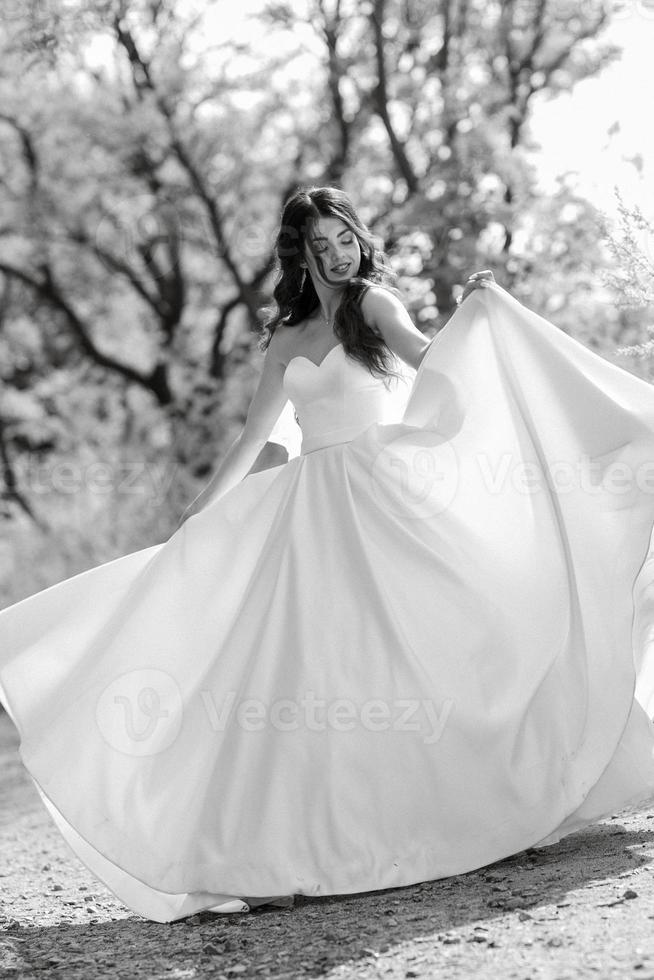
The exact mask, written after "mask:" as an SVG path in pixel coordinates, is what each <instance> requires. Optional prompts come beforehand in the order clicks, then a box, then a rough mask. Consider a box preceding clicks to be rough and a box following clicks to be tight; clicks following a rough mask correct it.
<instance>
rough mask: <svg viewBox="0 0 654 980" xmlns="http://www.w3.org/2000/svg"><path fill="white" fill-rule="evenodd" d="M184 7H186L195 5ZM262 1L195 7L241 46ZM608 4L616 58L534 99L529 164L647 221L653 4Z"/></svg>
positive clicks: (653, 157) (213, 29)
mask: <svg viewBox="0 0 654 980" xmlns="http://www.w3.org/2000/svg"><path fill="white" fill-rule="evenodd" d="M184 2H187V3H188V4H189V7H194V6H197V3H198V0H180V3H184ZM264 2H265V0H239V2H238V3H233V2H230V0H223V2H222V3H217V4H216V5H215V7H211V6H210V7H206V6H205V5H204V4H203V3H202V4H201V9H203V11H204V14H205V23H206V24H207V26H208V28H209V30H210V33H211V34H212V35H213V36H214V37H216V38H217V39H220V40H227V39H228V38H230V39H234V40H240V41H247V40H248V38H249V37H251V35H252V33H253V32H254V33H255V34H256V33H257V32H259V33H260V32H261V27H260V26H259V25H258V23H257V21H256V19H254V18H256V15H257V13H258V12H259V11H260V10H261V9H262V7H263V6H264ZM609 2H610V3H611V4H612V5H613V14H612V18H611V25H610V27H609V29H608V30H607V31H606V32H605V37H606V39H607V40H611V41H614V42H615V43H616V44H618V45H620V46H621V47H622V48H623V54H622V56H621V57H620V59H619V60H618V61H616V62H615V63H614V64H612V65H609V66H608V67H606V68H605V69H604V70H603V71H602V72H601V73H600V74H599V75H598V76H596V77H593V78H590V79H588V80H586V81H583V82H579V83H578V84H577V85H575V87H574V89H573V90H572V92H571V93H569V94H563V95H559V96H557V97H556V98H555V99H543V98H542V97H541V98H540V100H538V97H537V98H535V99H534V102H533V103H532V107H533V111H532V119H531V132H532V135H533V137H534V139H535V140H536V141H537V143H538V144H539V146H540V149H539V150H538V151H537V152H535V153H534V154H533V161H534V163H535V164H536V167H537V170H538V173H539V178H540V183H541V186H542V188H543V190H544V191H547V190H551V189H553V187H554V185H555V180H556V177H557V175H558V174H562V173H565V172H573V173H574V174H575V175H576V176H575V178H574V182H575V186H576V188H577V190H578V192H579V193H581V194H582V195H583V196H584V197H586V198H588V199H589V200H590V201H592V203H593V204H595V205H596V206H597V207H599V208H600V209H601V210H603V211H604V212H605V213H606V214H607V215H609V216H615V214H616V210H617V208H616V197H615V194H614V187H616V186H617V187H618V188H619V190H620V193H621V195H622V197H623V198H624V200H625V202H626V203H627V204H631V205H634V204H636V205H638V206H639V207H640V208H641V210H642V211H643V213H644V214H645V215H646V216H648V217H650V218H654V126H652V125H651V123H650V115H651V106H652V105H653V104H654V68H653V65H654V0H609ZM99 54H100V60H101V58H102V55H101V53H100V52H99ZM630 161H636V162H637V163H639V165H640V170H639V169H638V167H637V166H635V165H634V162H630Z"/></svg>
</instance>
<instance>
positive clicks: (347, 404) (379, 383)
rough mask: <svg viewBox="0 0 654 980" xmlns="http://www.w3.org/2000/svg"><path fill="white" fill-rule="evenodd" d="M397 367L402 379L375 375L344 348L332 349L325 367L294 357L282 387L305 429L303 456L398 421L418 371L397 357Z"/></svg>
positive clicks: (287, 369)
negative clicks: (379, 424) (375, 427)
mask: <svg viewBox="0 0 654 980" xmlns="http://www.w3.org/2000/svg"><path fill="white" fill-rule="evenodd" d="M393 367H394V368H395V370H399V371H400V372H401V373H402V378H401V379H398V378H395V377H394V376H392V375H389V376H387V377H386V378H381V377H375V376H373V375H372V374H371V373H370V371H369V370H368V368H367V367H366V366H365V365H364V364H362V363H361V362H360V361H357V360H356V359H355V358H353V357H349V356H348V355H347V354H346V352H345V348H344V347H343V345H342V344H338V345H337V346H336V347H332V349H331V350H330V351H329V353H328V354H327V355H326V356H325V357H324V358H323V360H322V361H321V363H320V364H314V363H313V361H311V360H309V358H307V357H303V356H298V357H293V358H291V360H290V361H289V363H288V364H287V366H286V371H285V373H284V381H283V384H284V390H285V392H286V394H287V395H288V397H289V399H290V401H291V402H292V403H293V405H294V407H295V411H296V413H297V418H298V421H299V424H300V428H301V430H302V446H301V449H300V455H305V454H306V453H310V452H313V451H314V450H316V449H324V448H325V447H326V446H332V445H336V444H338V443H343V442H350V441H351V440H352V439H354V438H355V436H357V435H359V434H360V433H361V432H364V431H365V429H367V428H368V427H369V426H370V425H372V424H373V423H374V422H380V423H382V424H390V423H392V422H398V421H399V420H400V419H401V417H402V412H403V409H404V405H405V404H406V400H407V398H408V393H409V389H410V381H411V377H412V375H414V374H415V372H413V371H412V370H411V369H410V368H407V366H406V365H404V364H403V363H402V362H401V361H400V360H399V359H398V358H396V357H395V358H394V364H393Z"/></svg>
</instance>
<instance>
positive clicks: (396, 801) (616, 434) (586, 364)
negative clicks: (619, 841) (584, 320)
mask: <svg viewBox="0 0 654 980" xmlns="http://www.w3.org/2000/svg"><path fill="white" fill-rule="evenodd" d="M397 365H398V367H401V362H399V360H398V361H397ZM284 388H285V391H286V393H287V395H288V398H289V400H290V402H291V403H292V406H293V407H294V409H295V411H296V412H297V415H298V419H299V423H300V426H301V436H302V442H301V446H300V451H299V452H298V453H297V454H296V455H292V457H291V458H290V459H289V461H288V462H286V463H285V464H283V465H279V466H275V467H273V468H271V469H268V470H265V471H262V472H257V473H253V474H251V475H249V476H247V477H246V478H245V479H244V480H243V481H241V482H240V483H239V484H238V485H237V486H235V487H234V488H233V489H232V490H230V491H229V492H228V493H226V494H225V495H224V496H223V497H222V498H220V499H218V500H215V501H213V502H212V503H209V504H208V505H207V506H206V507H205V508H204V509H203V510H202V511H201V512H199V513H197V514H196V515H194V516H193V517H190V518H189V519H187V520H186V521H185V523H184V524H183V525H182V527H181V528H179V529H178V530H177V531H175V532H174V533H173V534H172V536H171V537H170V538H169V539H168V540H167V541H165V542H163V543H160V544H157V545H154V546H152V547H149V548H145V549H143V550H140V551H137V552H134V553H132V554H128V555H125V556H124V557H121V558H118V559H116V560H113V561H109V562H107V563H105V564H102V565H99V566H97V567H95V568H92V569H90V570H88V571H85V572H83V573H81V574H78V575H75V576H73V577H72V578H69V579H66V580H65V581H62V582H60V583H57V584H56V585H53V586H51V587H50V588H47V589H45V590H43V591H41V592H38V593H36V594H35V595H32V596H29V597H28V598H26V599H24V600H22V601H20V602H18V603H15V604H14V605H12V606H10V607H9V608H7V609H5V610H3V611H2V612H0V700H1V701H2V703H3V704H4V706H5V707H6V709H7V711H8V712H9V714H10V716H11V718H12V719H13V721H14V723H15V724H16V726H17V729H18V732H19V735H20V740H21V741H20V753H21V758H22V761H23V763H24V765H25V767H26V769H27V770H28V772H29V773H30V775H31V777H32V778H33V780H34V782H35V784H36V786H37V787H38V790H39V792H40V794H41V797H42V799H43V802H44V804H45V805H46V807H47V808H48V810H49V812H50V814H51V815H52V817H53V819H54V820H55V822H56V824H57V826H58V828H59V830H60V831H61V833H62V835H63V836H64V838H65V839H66V840H67V842H68V843H69V845H70V846H71V848H72V849H73V851H74V852H75V853H76V854H77V855H78V856H79V858H80V859H81V860H82V861H83V862H84V863H85V864H86V865H87V867H88V868H89V869H90V870H91V871H92V872H93V873H94V874H95V875H96V876H97V877H98V878H99V879H101V880H102V881H104V882H105V884H106V885H107V886H108V887H109V888H110V889H111V890H112V891H113V892H114V894H115V895H116V896H117V897H118V898H119V899H120V900H121V901H122V902H123V903H124V904H125V905H126V906H128V907H129V908H131V909H133V910H134V911H135V912H136V913H138V914H139V915H142V916H145V917H146V918H149V919H152V920H156V921H160V922H169V921H173V920H175V919H179V918H182V917H184V916H186V915H190V914H192V913H194V912H197V911H200V910H202V909H208V908H213V907H216V906H218V905H220V904H221V903H223V902H228V901H229V900H230V899H234V898H237V897H239V896H240V897H242V896H278V895H292V894H295V895H308V896H320V895H329V894H347V893H355V892H364V891H374V890H377V889H384V888H389V887H395V886H401V885H409V884H412V883H415V882H420V881H426V880H431V879H437V878H442V877H446V876H449V875H455V874H460V873H463V872H466V871H469V870H472V869H475V868H479V867H481V866H484V865H487V864H489V863H492V862H494V861H497V860H499V859H501V858H504V857H506V856H508V855H511V854H514V853H517V852H519V851H521V850H523V849H525V848H527V847H530V846H539V845H540V846H543V845H545V844H549V843H552V842H554V841H556V840H558V839H560V838H561V837H562V836H564V835H565V834H569V833H571V832H573V831H575V830H577V829H579V828H580V827H583V826H585V825H587V824H589V823H592V822H594V821H595V820H597V819H599V818H600V817H602V816H606V815H610V814H613V813H615V812H616V811H618V810H620V809H623V808H625V807H634V806H639V805H642V804H644V803H646V802H649V801H651V800H652V799H653V798H654V760H653V755H652V750H653V747H654V725H653V724H652V721H651V716H652V715H653V714H654V657H653V656H652V642H651V638H652V637H653V636H654V551H653V549H652V528H653V525H654V390H653V389H652V388H651V387H650V386H649V385H648V384H647V383H646V382H645V381H642V380H640V379H638V378H635V377H634V376H632V375H631V374H630V373H628V372H627V371H625V370H623V369H621V368H619V367H616V366H615V365H613V364H611V363H609V362H608V361H606V360H604V359H603V358H601V357H599V356H598V355H596V354H594V353H593V352H591V351H590V350H588V349H587V348H586V347H584V346H583V345H582V344H580V343H579V342H577V341H576V340H574V339H572V338H571V337H569V336H568V335H566V334H565V333H564V332H563V331H561V330H560V329H558V328H556V327H555V326H553V325H552V324H550V323H548V322H547V321H546V320H544V319H543V318H541V317H540V316H538V315H536V314H535V313H533V312H531V311H529V310H527V309H526V308H525V307H523V306H522V305H521V304H520V303H518V302H517V301H516V300H515V299H514V298H512V297H511V296H510V295H509V294H507V293H506V292H505V291H504V290H503V289H501V288H500V287H499V286H497V285H491V286H489V287H487V288H485V289H478V290H475V291H474V292H473V293H472V294H471V296H470V297H469V298H468V299H466V301H465V302H464V303H463V304H462V305H461V307H460V308H459V309H458V310H457V312H456V313H455V314H454V315H453V316H452V318H451V319H450V320H449V322H448V323H447V325H446V326H445V327H444V328H443V329H442V330H441V331H440V333H438V335H437V336H436V337H435V338H434V340H433V341H432V343H431V345H430V346H429V348H428V349H427V352H426V354H425V356H424V358H423V360H422V362H421V364H420V367H419V369H418V370H417V372H414V371H410V370H408V369H407V370H405V371H404V372H401V377H400V378H396V379H393V378H387V379H383V378H379V377H374V376H373V375H372V374H371V373H370V372H369V371H368V369H367V368H366V367H365V365H363V364H361V363H360V362H359V361H357V360H355V359H353V358H351V357H349V356H348V355H347V354H346V352H345V349H344V347H343V346H342V345H340V344H339V345H338V346H337V347H334V348H333V349H332V350H331V351H330V352H329V354H328V355H327V356H326V357H325V359H324V360H323V361H322V363H321V364H319V365H317V364H314V363H313V362H312V361H310V360H308V359H307V358H305V357H294V358H293V359H292V360H291V362H290V363H289V365H288V366H287V369H286V373H285V376H284ZM299 431H300V430H298V432H299Z"/></svg>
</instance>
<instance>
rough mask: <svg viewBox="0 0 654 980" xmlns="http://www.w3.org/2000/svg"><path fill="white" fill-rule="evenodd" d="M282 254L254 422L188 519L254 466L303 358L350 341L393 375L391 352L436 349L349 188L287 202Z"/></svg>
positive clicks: (477, 281)
mask: <svg viewBox="0 0 654 980" xmlns="http://www.w3.org/2000/svg"><path fill="white" fill-rule="evenodd" d="M276 253H277V258H278V262H279V278H278V282H277V285H276V288H275V291H274V299H275V310H274V312H273V315H272V316H271V318H270V320H269V321H268V323H267V325H266V327H267V331H268V336H267V337H266V339H265V340H264V341H263V342H262V345H261V346H262V349H264V350H268V355H267V357H266V358H265V360H264V364H263V371H262V375H261V380H260V383H259V385H258V388H257V391H256V392H255V394H254V397H253V399H252V402H251V404H250V409H249V412H248V416H247V419H246V422H245V426H244V428H243V431H242V432H241V433H240V434H239V436H238V437H237V439H236V440H235V441H234V443H233V444H232V446H231V447H230V449H229V451H228V452H227V454H226V455H225V458H224V459H223V462H222V465H221V466H220V468H219V469H218V470H217V472H216V473H215V474H214V477H213V479H212V480H211V482H210V483H209V484H208V485H207V486H206V487H205V488H204V489H203V491H202V492H201V493H200V494H199V495H198V496H197V497H196V499H195V500H194V501H193V502H192V503H191V504H190V505H189V507H188V508H187V509H186V511H185V512H184V514H183V515H182V521H181V522H180V524H181V523H183V521H184V520H186V518H187V517H190V516H192V515H193V514H196V513H198V511H199V510H201V509H202V507H203V506H204V505H205V504H206V503H207V502H208V501H209V500H210V499H217V498H218V497H220V496H222V495H223V494H224V493H225V492H226V491H227V490H228V489H230V488H231V487H232V486H234V484H235V483H237V482H239V481H240V480H241V479H242V478H243V477H244V476H245V475H246V474H247V473H249V472H250V470H251V468H252V466H253V464H254V461H255V460H256V459H257V457H258V455H259V453H260V452H261V450H262V448H263V446H264V445H265V443H266V441H267V440H268V439H269V437H270V434H271V432H272V431H273V427H274V425H275V423H276V421H277V419H278V418H279V416H280V413H281V411H282V409H283V407H284V405H285V403H286V401H287V395H286V393H285V391H284V388H283V382H284V374H285V370H286V368H287V367H288V365H289V364H290V362H291V361H292V360H293V358H294V357H301V358H305V359H307V360H310V361H311V362H312V363H313V364H315V365H322V362H323V360H324V359H325V358H326V357H327V356H328V355H329V354H331V352H332V350H335V349H336V348H339V347H340V346H341V345H342V346H343V349H344V351H346V352H347V354H348V355H349V356H350V357H354V358H356V359H358V360H359V361H360V363H362V364H364V365H366V366H368V367H369V368H371V369H373V370H374V369H376V370H377V371H378V372H379V371H381V372H382V373H385V372H388V371H389V370H390V371H392V367H389V361H390V355H391V352H393V353H395V354H396V355H398V356H399V357H400V358H401V359H402V361H403V362H404V363H406V364H408V365H409V366H410V367H412V368H415V369H417V368H418V366H419V364H420V361H421V359H422V356H423V354H424V353H425V351H426V349H427V347H428V346H429V342H428V341H427V340H426V338H425V335H424V334H423V333H421V332H420V331H419V330H418V329H417V328H416V327H415V326H414V324H413V321H412V320H411V317H410V316H409V314H408V313H407V311H406V309H405V307H404V306H403V305H402V303H401V302H400V300H399V299H398V298H397V294H396V290H394V289H392V284H393V282H394V280H395V275H394V274H393V272H392V270H391V269H390V267H389V266H388V265H386V264H385V263H384V257H383V256H380V255H379V254H378V252H377V249H376V248H375V245H374V241H373V237H372V235H371V234H370V232H369V231H368V229H367V228H366V227H365V225H364V224H363V223H362V222H361V219H360V218H359V217H358V215H357V213H356V211H355V209H354V207H353V205H352V203H351V201H350V200H349V198H348V197H347V195H346V194H344V193H343V191H340V190H337V189H336V188H333V187H316V188H312V189H311V190H309V191H300V192H299V193H297V194H295V195H294V196H293V197H292V198H291V199H290V200H289V201H288V202H287V203H286V206H285V208H284V213H283V215H282V220H281V225H280V229H279V232H278V234H277V239H276ZM493 279H494V277H493V273H492V272H490V271H489V270H485V271H484V272H476V273H474V274H473V275H472V276H470V278H469V279H468V281H467V283H466V285H465V288H464V290H463V294H462V300H463V299H464V298H465V297H467V296H469V295H470V293H471V292H472V290H473V289H476V288H480V287H483V286H485V285H486V283H487V281H488V280H493ZM289 328H292V329H289ZM335 341H336V343H335Z"/></svg>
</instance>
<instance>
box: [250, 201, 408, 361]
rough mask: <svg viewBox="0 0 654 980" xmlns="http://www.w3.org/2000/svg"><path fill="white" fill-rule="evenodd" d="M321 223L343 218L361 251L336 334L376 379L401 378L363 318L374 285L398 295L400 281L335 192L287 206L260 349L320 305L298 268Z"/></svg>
mask: <svg viewBox="0 0 654 980" xmlns="http://www.w3.org/2000/svg"><path fill="white" fill-rule="evenodd" d="M321 217H329V218H340V220H341V221H342V222H343V223H344V224H345V225H347V227H348V228H349V229H350V231H351V232H352V233H353V235H355V236H356V238H357V241H358V242H359V248H360V250H361V262H360V264H359V268H358V270H357V275H356V276H354V277H353V278H352V279H350V280H349V281H348V283H347V284H346V286H345V290H344V294H343V297H342V299H341V303H340V305H339V307H338V310H337V311H336V316H335V317H334V333H335V334H336V336H337V337H338V339H339V340H340V342H341V343H342V344H343V348H344V350H345V353H346V354H349V355H350V356H351V357H354V358H356V359H357V360H358V361H361V363H362V364H364V365H366V367H367V368H368V369H369V370H370V372H371V373H372V374H377V375H381V376H384V377H385V376H386V375H396V376H397V374H398V372H397V371H395V370H394V369H393V367H392V356H393V355H392V351H391V350H390V348H389V347H388V346H387V344H386V343H385V342H384V340H383V338H382V337H380V336H379V335H378V334H377V333H375V331H374V330H372V328H371V327H370V326H368V324H367V323H366V321H365V320H364V318H363V314H362V312H361V300H362V299H363V296H364V294H365V292H366V290H367V289H368V288H369V287H370V286H371V285H373V284H375V285H382V286H385V287H386V288H387V289H390V290H391V292H393V293H395V294H396V295H398V290H397V289H396V288H395V282H396V280H397V276H396V275H395V273H394V272H393V270H392V269H391V267H390V265H389V263H388V260H387V259H386V257H385V255H384V253H383V252H381V251H380V250H379V249H377V248H376V247H375V243H374V239H373V236H372V234H371V232H370V231H369V230H368V228H366V226H365V225H364V223H363V222H362V221H361V219H360V218H359V216H358V214H357V212H356V210H355V209H354V205H353V204H352V202H351V200H350V199H349V197H348V196H347V194H345V192H344V191H342V190H340V189H339V188H337V187H307V188H302V189H300V190H298V191H296V192H295V193H294V194H293V195H292V196H291V197H290V198H289V199H288V200H287V201H286V203H285V204H284V208H283V211H282V217H281V222H280V227H279V231H278V233H277V237H276V240H275V251H276V257H277V279H276V283H275V288H274V290H273V300H274V302H273V305H272V306H267V307H264V308H263V310H262V312H263V313H264V315H265V316H266V319H265V321H264V323H263V324H262V328H261V331H262V337H261V340H260V341H259V345H258V346H259V349H260V350H266V348H267V347H268V345H269V344H270V341H271V339H272V336H273V334H274V332H275V330H276V329H277V328H278V327H279V326H280V325H282V326H284V327H294V326H297V325H299V324H300V323H302V322H303V321H304V320H306V319H307V318H308V317H309V316H311V314H312V313H314V311H315V310H316V309H318V307H319V305H320V302H319V300H318V294H317V293H316V290H315V288H314V285H313V281H312V279H311V275H310V274H309V271H308V270H307V269H306V268H303V267H302V266H301V265H300V263H301V261H302V259H303V258H304V255H305V249H306V248H307V239H308V236H309V234H310V232H311V230H312V227H313V225H314V223H315V222H316V221H318V220H319V219H320V218H321Z"/></svg>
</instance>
